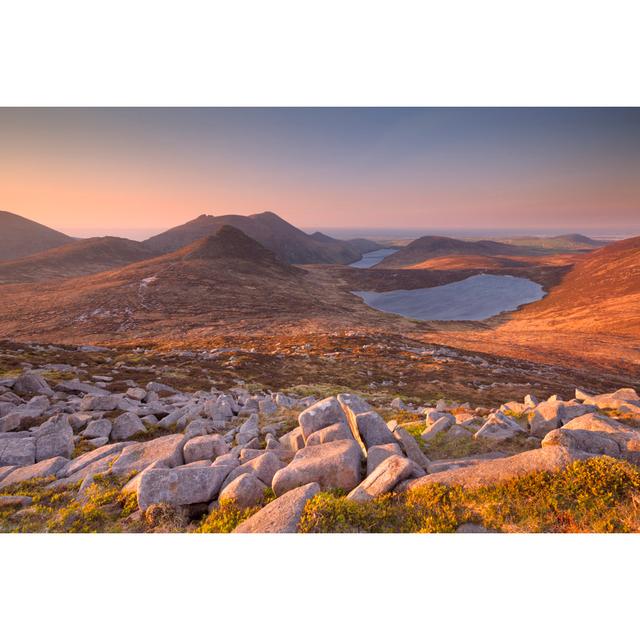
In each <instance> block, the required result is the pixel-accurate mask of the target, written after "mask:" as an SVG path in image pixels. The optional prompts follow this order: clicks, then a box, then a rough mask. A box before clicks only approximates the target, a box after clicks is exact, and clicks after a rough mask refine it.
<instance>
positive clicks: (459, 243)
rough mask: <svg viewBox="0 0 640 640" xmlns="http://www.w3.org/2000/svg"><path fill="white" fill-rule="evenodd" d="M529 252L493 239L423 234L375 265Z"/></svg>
mask: <svg viewBox="0 0 640 640" xmlns="http://www.w3.org/2000/svg"><path fill="white" fill-rule="evenodd" d="M528 253H531V251H529V250H528V249H527V248H521V247H515V246H511V245H508V244H504V243H502V242H494V241H493V240H478V241H469V240H458V239H456V238H447V237H444V236H423V237H421V238H418V239H417V240H414V241H413V242H410V243H409V244H408V245H406V246H405V247H402V248H401V249H400V250H399V251H396V252H395V253H393V254H391V255H389V256H387V257H386V258H385V259H384V260H382V261H381V262H379V263H378V264H377V265H375V267H374V268H377V269H399V268H406V267H412V266H415V265H418V264H420V263H422V262H425V261H427V260H431V259H433V258H437V257H441V256H455V255H465V256H520V255H527V254H528Z"/></svg>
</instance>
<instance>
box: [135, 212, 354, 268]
mask: <svg viewBox="0 0 640 640" xmlns="http://www.w3.org/2000/svg"><path fill="white" fill-rule="evenodd" d="M224 225H229V226H232V227H235V228H236V229H239V230H240V231H242V232H243V233H244V234H246V235H247V236H249V237H250V238H253V239H254V240H256V241H257V242H259V243H260V244H262V245H263V246H264V247H266V248H267V249H270V250H271V251H273V253H275V254H276V255H277V256H278V258H280V260H282V261H283V262H288V263H290V264H312V263H338V264H348V263H350V262H354V261H355V260H358V259H359V258H360V255H361V254H360V252H359V251H358V250H357V249H355V248H354V247H352V246H350V245H349V244H348V243H347V242H344V241H342V240H335V239H334V238H329V236H324V235H323V234H321V235H322V238H317V237H314V236H310V235H308V234H306V233H304V232H303V231H301V230H300V229H298V228H296V227H294V226H293V225H291V224H289V223H288V222H286V221H285V220H283V219H282V218H280V217H279V216H277V215H276V214H275V213H271V212H270V211H265V212H264V213H256V214H254V215H250V216H238V215H228V216H209V215H201V216H199V217H198V218H195V219H194V220H191V221H189V222H187V223H185V224H183V225H180V226H178V227H174V228H172V229H169V230H168V231H165V232H164V233H161V234H159V235H157V236H153V237H152V238H149V239H148V240H145V241H144V243H143V244H144V245H145V246H147V247H148V248H150V249H152V250H153V251H156V252H158V253H166V252H170V251H175V250H176V249H179V248H180V247H184V246H185V245H188V244H190V243H192V242H194V241H195V240H198V239H199V238H203V237H206V236H209V235H211V234H215V233H216V232H217V231H218V230H219V229H220V228H221V227H223V226H224ZM314 235H315V234H314Z"/></svg>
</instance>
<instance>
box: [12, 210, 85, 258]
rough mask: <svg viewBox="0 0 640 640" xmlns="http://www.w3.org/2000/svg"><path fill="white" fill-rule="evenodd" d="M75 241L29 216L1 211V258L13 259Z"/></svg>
mask: <svg viewBox="0 0 640 640" xmlns="http://www.w3.org/2000/svg"><path fill="white" fill-rule="evenodd" d="M69 242H73V238H71V237H69V236H67V235H65V234H64V233H60V232H59V231H55V230H54V229H50V228H49V227H45V226H44V225H43V224H39V223H38V222H33V220H29V219H27V218H23V217H22V216H19V215H16V214H15V213H10V212H9V211H0V260H12V259H13V258H21V257H23V256H29V255H32V254H34V253H38V252H40V251H46V250H47V249H52V248H54V247H60V246H62V245H64V244H68V243H69Z"/></svg>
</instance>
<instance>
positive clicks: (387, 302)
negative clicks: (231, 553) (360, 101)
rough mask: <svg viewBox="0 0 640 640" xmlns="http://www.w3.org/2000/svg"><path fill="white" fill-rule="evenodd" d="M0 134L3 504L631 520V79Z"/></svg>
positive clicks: (6, 117)
mask: <svg viewBox="0 0 640 640" xmlns="http://www.w3.org/2000/svg"><path fill="white" fill-rule="evenodd" d="M0 141H1V142H0V145H1V148H2V153H1V154H0V208H1V209H3V211H0V531H1V532H5V533H7V532H16V533H30V532H64V533H74V532H99V533H118V532H126V533H132V532H135V533H162V532H173V533H176V532H184V533H187V532H192V533H418V532H420V533H454V532H458V533H465V532H469V533H471V532H476V533H495V532H500V533H512V532H536V533H537V532H555V533H562V532H599V533H605V532H633V531H638V529H639V528H640V511H639V509H640V507H639V502H638V496H639V495H640V493H639V492H640V469H639V467H638V465H640V396H639V395H638V389H639V388H640V382H639V378H638V374H639V372H640V110H638V109H623V108H602V109H595V108H531V109H529V108H213V107H212V108H193V109H191V108H166V109H165V108H130V109H129V108H86V109H85V108H2V109H0Z"/></svg>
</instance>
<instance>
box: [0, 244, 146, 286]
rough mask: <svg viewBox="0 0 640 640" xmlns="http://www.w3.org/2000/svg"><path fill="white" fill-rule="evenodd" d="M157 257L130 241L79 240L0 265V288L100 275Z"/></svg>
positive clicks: (140, 245)
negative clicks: (7, 284)
mask: <svg viewBox="0 0 640 640" xmlns="http://www.w3.org/2000/svg"><path fill="white" fill-rule="evenodd" d="M154 255H155V254H154V253H153V252H152V251H151V250H150V249H148V248H147V247H145V246H143V245H142V244H141V243H140V242H136V241H135V240H127V239H126V238H114V237H111V236H106V237H104V238H88V239H86V240H76V241H75V242H70V243H67V244H64V245H63V246H61V247H57V248H55V249H49V250H47V251H42V252H40V253H36V254H34V255H31V256H26V257H24V258H18V259H15V260H5V261H3V262H0V284H4V283H9V282H36V281H40V280H51V279H59V278H71V277H76V276H82V275H87V274H90V273H98V272H99V271H106V270H108V269H114V268H116V267H120V266H124V265H126V264H130V263H131V262H136V261H138V260H146V259H148V258H151V257H153V256H154Z"/></svg>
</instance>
